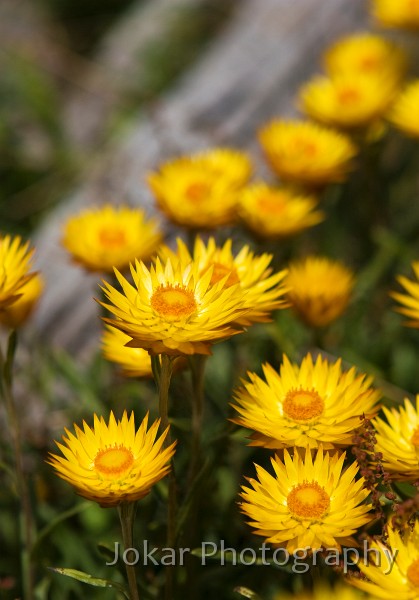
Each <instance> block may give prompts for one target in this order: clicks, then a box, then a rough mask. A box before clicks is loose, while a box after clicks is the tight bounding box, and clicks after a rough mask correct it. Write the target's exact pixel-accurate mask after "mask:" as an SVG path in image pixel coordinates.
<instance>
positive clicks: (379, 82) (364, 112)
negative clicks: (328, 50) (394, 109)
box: [300, 72, 397, 129]
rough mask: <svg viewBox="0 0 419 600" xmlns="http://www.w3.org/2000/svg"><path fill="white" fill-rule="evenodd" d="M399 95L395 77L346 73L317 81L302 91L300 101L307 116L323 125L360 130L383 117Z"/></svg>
mask: <svg viewBox="0 0 419 600" xmlns="http://www.w3.org/2000/svg"><path fill="white" fill-rule="evenodd" d="M396 91H397V88H396V85H395V80H394V78H393V77H389V76H385V75H382V74H380V75H374V74H369V75H363V74H361V73H356V72H347V73H343V74H341V75H337V76H336V77H334V78H327V77H322V76H319V77H315V78H314V79H312V80H311V81H309V82H308V83H307V84H306V85H304V86H303V87H302V89H301V90H300V100H301V103H302V105H303V108H304V110H305V112H306V113H307V114H308V115H309V116H310V117H311V118H312V119H315V120H316V121H320V122H321V123H323V124H324V125H330V126H333V127H338V128H348V129H350V128H361V127H366V126H368V125H370V124H372V123H373V122H374V121H377V119H379V118H380V117H382V116H383V115H384V113H385V112H386V111H387V110H388V108H389V107H390V104H391V103H392V101H393V99H394V96H395V94H396Z"/></svg>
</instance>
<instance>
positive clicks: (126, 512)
mask: <svg viewBox="0 0 419 600" xmlns="http://www.w3.org/2000/svg"><path fill="white" fill-rule="evenodd" d="M136 508H137V505H136V503H135V502H123V503H122V504H120V505H119V506H118V514H119V520H120V521H121V531H122V542H123V544H124V550H125V552H126V551H127V550H128V549H129V548H132V547H133V529H134V517H135V511H136ZM125 569H126V572H127V578H128V587H129V594H130V600H140V596H139V593H138V586H137V576H136V573H135V567H134V565H133V564H131V563H130V561H129V560H126V561H125Z"/></svg>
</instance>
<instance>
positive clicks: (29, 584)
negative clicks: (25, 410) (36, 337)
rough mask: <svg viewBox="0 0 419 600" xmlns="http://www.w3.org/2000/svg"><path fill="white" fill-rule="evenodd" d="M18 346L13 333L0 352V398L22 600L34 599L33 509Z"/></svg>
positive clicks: (13, 332) (15, 335)
mask: <svg viewBox="0 0 419 600" xmlns="http://www.w3.org/2000/svg"><path fill="white" fill-rule="evenodd" d="M16 346H17V333H16V331H12V332H11V333H10V335H9V339H8V342H7V352H6V358H4V356H3V353H2V352H1V351H0V371H1V373H0V392H1V395H2V396H3V398H4V400H5V403H6V408H7V414H8V420H9V427H10V430H11V432H12V442H13V452H14V458H15V461H14V463H15V464H14V467H15V474H16V489H17V494H18V497H19V501H20V514H19V534H20V544H21V577H22V587H23V597H24V599H25V600H32V599H33V573H32V564H31V560H30V555H31V548H32V527H33V518H32V507H31V501H30V496H29V490H28V486H27V485H26V477H25V473H24V468H23V452H22V436H21V431H20V422H19V416H18V414H17V410H16V404H15V400H14V397H13V389H12V388H13V362H14V355H15V351H16Z"/></svg>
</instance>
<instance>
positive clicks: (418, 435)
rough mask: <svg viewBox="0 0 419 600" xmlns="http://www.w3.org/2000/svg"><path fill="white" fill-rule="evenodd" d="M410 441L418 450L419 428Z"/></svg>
mask: <svg viewBox="0 0 419 600" xmlns="http://www.w3.org/2000/svg"><path fill="white" fill-rule="evenodd" d="M410 441H411V442H412V444H413V445H414V446H415V447H416V448H419V427H416V429H415V431H414V432H413V435H412V437H411V438H410Z"/></svg>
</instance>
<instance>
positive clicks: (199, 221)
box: [148, 148, 252, 229]
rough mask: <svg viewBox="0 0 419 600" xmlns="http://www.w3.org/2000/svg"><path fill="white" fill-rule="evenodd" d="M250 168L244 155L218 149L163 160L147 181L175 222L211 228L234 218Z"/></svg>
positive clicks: (162, 206)
mask: <svg viewBox="0 0 419 600" xmlns="http://www.w3.org/2000/svg"><path fill="white" fill-rule="evenodd" d="M251 170H252V168H251V164H250V161H249V159H248V158H247V156H246V155H245V154H243V153H241V152H238V151H235V150H230V149H228V148H218V149H215V150H212V151H207V152H202V153H199V154H195V155H192V156H190V157H182V158H178V159H176V160H173V161H171V162H169V163H166V164H164V165H163V166H162V167H161V168H160V170H159V171H158V172H156V173H151V174H150V175H149V177H148V183H149V185H150V188H151V190H152V192H153V194H154V196H155V198H156V200H157V204H158V206H159V208H160V209H161V210H162V211H163V212H164V213H165V214H166V215H167V217H168V218H169V219H171V220H172V221H173V222H174V223H176V224H178V225H180V226H183V227H192V228H204V229H211V228H213V227H217V226H220V225H227V224H230V223H232V222H234V221H235V219H236V204H237V194H238V190H239V189H240V188H241V187H242V186H243V185H244V184H245V183H246V182H247V181H248V179H249V177H250V175H251Z"/></svg>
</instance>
